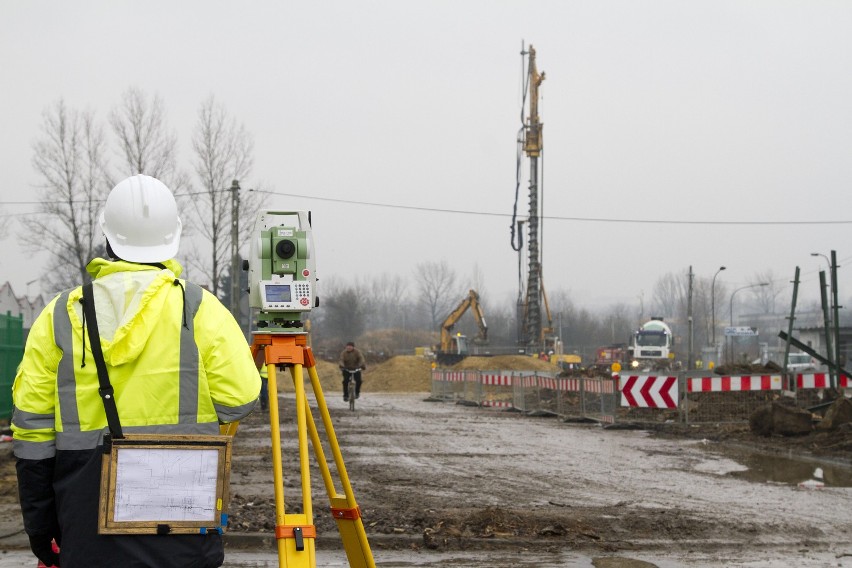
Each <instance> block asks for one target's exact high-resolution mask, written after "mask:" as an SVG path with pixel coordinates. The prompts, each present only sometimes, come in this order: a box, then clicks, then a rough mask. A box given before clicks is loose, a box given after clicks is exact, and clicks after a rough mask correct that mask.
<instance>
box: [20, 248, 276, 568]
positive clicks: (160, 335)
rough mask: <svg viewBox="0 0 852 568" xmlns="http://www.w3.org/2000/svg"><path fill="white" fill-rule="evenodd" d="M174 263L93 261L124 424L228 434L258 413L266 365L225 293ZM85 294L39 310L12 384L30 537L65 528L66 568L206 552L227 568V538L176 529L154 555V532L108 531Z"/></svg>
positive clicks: (104, 342)
mask: <svg viewBox="0 0 852 568" xmlns="http://www.w3.org/2000/svg"><path fill="white" fill-rule="evenodd" d="M162 266H164V267H165V268H164V269H163V268H159V267H157V266H151V265H142V264H135V263H129V262H124V261H108V260H104V259H95V260H93V261H92V262H91V263H89V265H88V267H87V269H88V271H89V273H90V274H91V275H92V276H93V278H94V283H93V285H94V286H93V287H94V299H95V309H96V311H97V318H98V328H99V332H100V338H101V347H102V350H103V355H104V359H105V362H106V364H107V371H108V374H109V380H110V383H111V384H112V386H113V388H114V389H115V401H116V406H117V408H118V416H119V419H120V422H121V426H122V429H123V431H124V432H125V433H138V432H148V433H180V434H218V433H219V423H220V422H233V421H235V420H239V419H241V418H243V417H244V416H246V415H247V414H248V413H250V412H251V411H252V409H253V408H254V406H255V404H256V402H257V398H258V395H259V393H260V377H259V376H258V372H257V367H256V365H255V363H254V360H253V358H252V356H251V351H250V349H249V346H248V344H247V343H246V340H245V337H244V335H243V333H242V330H241V329H240V327H239V325H238V324H237V322H236V321H235V320H234V318H233V317H232V315H231V314H230V312H228V310H227V309H226V308H225V307H224V306H223V305H222V304H221V303H220V302H219V300H218V299H217V298H216V297H215V296H213V295H212V294H210V293H209V292H207V291H206V290H203V289H202V288H201V287H199V286H197V285H195V284H191V283H189V282H186V281H185V280H179V279H178V276H179V275H180V273H181V266H180V265H179V264H178V263H177V262H176V261H174V260H170V261H167V262H165V263H163V265H162ZM81 298H82V288H80V287H78V288H75V289H73V290H70V291H66V292H63V293H61V294H59V295H58V296H57V297H56V298H54V299H53V300H52V301H51V302H50V303H49V304H48V305H47V306H46V307H45V309H44V311H43V312H42V313H41V314H40V315H39V316H38V318H37V319H36V321H35V323H34V324H33V327H32V329H31V330H30V333H29V336H28V338H27V344H26V347H25V350H24V357H23V360H22V362H21V364H20V366H19V368H18V372H17V376H16V377H15V382H14V385H13V387H12V398H13V402H14V412H13V417H12V430H13V433H14V442H13V446H14V452H15V455H16V457H17V458H18V478H19V486H20V487H21V489H20V495H21V506H22V511H23V513H24V525H25V528H26V529H27V533H28V534H30V535H44V534H50V536H58V535H54V534H51V533H53V532H57V531H59V530H61V534H62V552H61V555H62V566H63V567H65V566H71V567H73V566H76V565H80V566H90V567H94V566H100V565H104V566H112V565H120V561H121V560H126V559H129V558H137V557H142V556H144V557H145V559H146V562H148V563H149V564H146V565H156V566H185V565H190V564H186V563H183V564H182V562H184V561H185V560H187V559H188V558H190V557H192V556H195V560H196V561H197V559H198V555H199V554H201V556H205V555H206V556H207V557H209V560H210V565H211V566H218V564H216V563H215V560H216V557H218V556H221V555H222V554H223V553H222V551H221V540H217V539H218V535H212V536H210V535H208V536H209V538H208V537H207V536H194V535H181V536H174V535H172V536H169V537H167V538H166V539H165V540H162V539H161V540H160V541H157V544H156V545H155V546H154V548H155V549H156V550H150V551H149V550H148V549H149V548H151V547H148V546H144V543H145V542H146V540H145V539H146V538H147V537H140V536H138V535H137V536H122V537H106V536H98V535H97V534H96V530H97V495H98V490H99V478H100V465H99V464H100V454H99V447H100V446H102V444H103V436H104V434H105V433H108V431H109V430H108V427H107V420H106V413H105V411H104V406H103V401H102V399H101V397H100V395H99V393H98V388H99V383H98V376H97V369H96V365H95V360H94V358H93V356H92V352H91V349H90V341H89V337H88V333H87V329H85V328H84V323H85V322H84V318H83V306H82V304H81V302H80V300H81ZM47 484H50V487H46V486H45V485H47ZM184 536H188V537H189V538H188V539H187V538H183V537H184ZM147 555H153V556H147ZM95 558H97V562H96V561H95V560H94V559H95ZM116 562H118V564H116ZM101 563H102V564H101ZM220 563H221V560H220ZM192 565H195V564H192ZM199 565H205V566H206V565H207V564H205V563H202V564H199Z"/></svg>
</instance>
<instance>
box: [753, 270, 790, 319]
mask: <svg viewBox="0 0 852 568" xmlns="http://www.w3.org/2000/svg"><path fill="white" fill-rule="evenodd" d="M764 283H765V284H766V286H762V285H761V284H764ZM749 284H751V285H754V288H752V289H751V290H750V291H751V296H752V298H753V305H755V306H756V307H757V309H758V312H759V313H761V314H774V313H775V308H776V302H777V300H778V296H780V295H781V294H782V293H783V292H784V290H783V288H782V287H781V286H779V285H778V282H777V280H776V278H775V274H774V273H773V272H772V270H766V271H764V272H756V273H755V274H754V278H752V279H751V280H750V281H749Z"/></svg>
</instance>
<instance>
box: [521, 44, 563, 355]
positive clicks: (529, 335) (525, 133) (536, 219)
mask: <svg viewBox="0 0 852 568" xmlns="http://www.w3.org/2000/svg"><path fill="white" fill-rule="evenodd" d="M521 56H522V57H524V56H526V57H527V58H528V63H527V73H526V75H525V78H524V93H525V98H526V93H527V92H529V115H528V116H527V117H526V118H525V119H524V118H523V115H522V122H523V125H522V127H521V129H520V131H519V132H518V165H517V172H518V177H517V180H516V182H517V183H516V186H515V211H514V212H513V215H512V225H511V230H512V248H513V249H514V250H515V251H517V252H518V254H519V262H518V265H519V266H518V270H519V273H520V272H522V268H521V261H520V255H521V254H522V252H523V236H522V233H523V221H516V216H517V207H518V193H519V189H520V172H521V169H522V168H521V154H522V153H524V154H526V156H527V157H528V158H529V168H530V178H529V216H528V218H527V221H526V224H527V232H528V234H529V239H528V252H527V260H528V263H529V266H528V270H527V283H526V293H524V286H523V278H522V277H521V276H520V275H519V292H518V318H519V321H520V322H522V323H521V324H520V325H519V334H518V335H519V337H518V342H519V343H520V344H521V345H523V346H524V347H525V348H526V350H527V351H528V352H540V351H543V350H545V349H546V345H545V344H546V340H545V336H546V335H547V336H550V335H552V332H553V328H552V321H548V326H547V329H545V328H544V327H543V326H542V321H541V301H542V296H543V291H544V286H543V281H542V266H541V248H540V238H541V233H540V230H541V226H540V220H541V214H540V212H539V203H540V199H539V197H540V195H541V186H540V183H539V158H540V157H541V154H542V148H543V144H542V129H543V125H542V123H541V120H540V119H539V116H538V91H539V87H540V86H541V83H542V81H544V72H542V73H539V72H538V67H537V66H536V61H535V48H534V47H533V46H532V45H530V48H529V51H524V50H523V49H522V50H521ZM522 112H523V111H522ZM516 231H517V232H516ZM549 312H550V310H549V309H548V319H549V320H550V314H549Z"/></svg>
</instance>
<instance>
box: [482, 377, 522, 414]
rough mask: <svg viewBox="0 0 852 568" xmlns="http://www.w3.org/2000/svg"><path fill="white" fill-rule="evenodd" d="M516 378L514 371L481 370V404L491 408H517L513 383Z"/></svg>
mask: <svg viewBox="0 0 852 568" xmlns="http://www.w3.org/2000/svg"><path fill="white" fill-rule="evenodd" d="M515 380H516V377H515V373H513V372H512V371H481V372H480V373H479V381H480V383H481V384H482V400H480V402H479V404H480V405H482V406H487V407H491V408H515V392H514V388H513V386H512V383H513V382H514V381H515Z"/></svg>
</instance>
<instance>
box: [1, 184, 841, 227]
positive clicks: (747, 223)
mask: <svg viewBox="0 0 852 568" xmlns="http://www.w3.org/2000/svg"><path fill="white" fill-rule="evenodd" d="M225 191H228V190H217V192H225ZM248 191H253V192H256V193H265V194H269V195H279V196H281V197H296V198H299V199H311V200H314V201H325V202H328V203H346V204H349V205H363V206H365V207H384V208H386V209H405V210H409V211H426V212H430V213H453V214H456V215H476V216H480V217H503V218H511V217H512V214H511V213H494V212H490V211H472V210H465V209H443V208H440V207H422V206H417V205H399V204H394V203H378V202H375V201H357V200H353V199H338V198H333V197H317V196H316V195H300V194H298V193H283V192H280V191H270V190H262V189H249V190H248ZM208 193H210V192H208V191H195V192H188V193H180V194H177V195H175V197H184V196H193V195H206V194H208ZM93 201H95V202H103V201H104V200H102V199H101V200H93ZM41 203H43V202H42V201H0V207H5V206H7V205H40V204H41ZM72 203H84V202H83V201H72ZM40 214H44V213H43V212H41V211H32V212H24V213H17V214H15V215H16V216H17V215H40ZM11 216H13V214H0V217H11ZM539 219H546V220H550V221H575V222H579V223H616V224H619V223H620V224H630V223H633V224H642V225H713V226H772V225H775V226H781V227H783V226H802V225H852V220H848V221H844V220H839V221H718V220H713V221H709V220H703V219H702V220H684V221H679V220H671V219H628V218H624V219H618V218H615V217H567V216H564V215H540V216H539Z"/></svg>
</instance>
